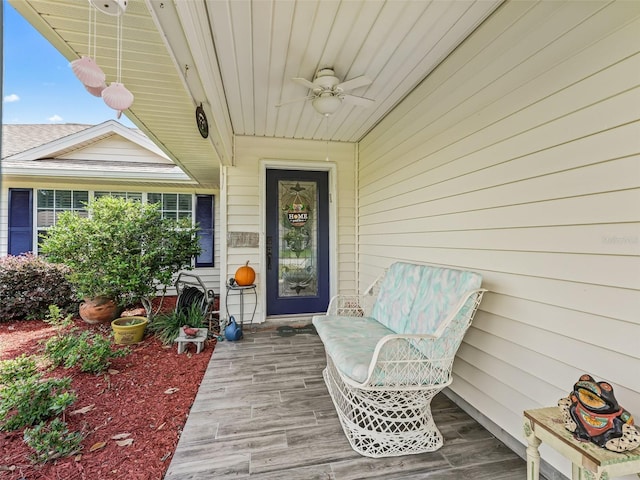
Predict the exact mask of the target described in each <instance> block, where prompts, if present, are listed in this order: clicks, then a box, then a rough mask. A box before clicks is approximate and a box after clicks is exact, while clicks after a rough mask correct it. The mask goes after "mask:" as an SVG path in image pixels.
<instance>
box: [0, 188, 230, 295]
mask: <svg viewBox="0 0 640 480" xmlns="http://www.w3.org/2000/svg"><path fill="white" fill-rule="evenodd" d="M10 188H32V189H34V203H35V202H36V200H35V195H36V190H37V189H52V188H53V189H58V190H89V191H91V192H94V191H118V192H123V191H125V192H147V193H149V192H161V193H189V194H198V193H200V194H207V195H214V196H215V200H214V208H215V216H214V227H215V231H214V267H213V268H211V267H205V268H196V269H193V270H191V271H190V273H194V274H196V275H198V276H199V277H200V278H201V279H202V280H203V281H204V283H205V284H206V286H207V288H211V289H213V290H214V292H215V293H216V294H218V293H220V230H221V226H220V201H219V198H220V196H219V192H218V191H213V190H200V189H194V188H193V187H184V188H176V187H162V186H159V185H154V186H149V185H142V184H133V185H132V184H122V183H118V184H114V183H96V182H93V181H92V182H90V183H88V182H87V181H86V180H82V179H80V180H76V181H73V182H72V181H68V180H67V181H64V180H63V181H58V182H56V181H52V180H51V179H48V180H47V179H43V178H37V177H33V178H31V179H17V180H16V179H11V178H3V181H2V189H1V190H0V257H2V256H6V255H7V226H8V192H9V189H10ZM194 205H195V202H194ZM34 223H35V212H34ZM34 228H35V225H34ZM167 293H168V294H169V295H173V294H175V288H173V287H171V288H170V289H169V290H168V291H167Z"/></svg>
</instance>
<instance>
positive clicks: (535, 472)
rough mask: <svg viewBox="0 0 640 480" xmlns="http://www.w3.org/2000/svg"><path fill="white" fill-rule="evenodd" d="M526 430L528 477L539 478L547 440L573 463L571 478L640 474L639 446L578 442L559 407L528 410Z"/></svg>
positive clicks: (594, 479)
mask: <svg viewBox="0 0 640 480" xmlns="http://www.w3.org/2000/svg"><path fill="white" fill-rule="evenodd" d="M524 434H525V436H526V437H527V442H528V443H529V446H528V447H527V479H528V480H538V479H539V478H540V453H539V452H538V447H539V446H540V443H542V442H544V443H546V444H547V445H549V446H550V447H552V448H554V449H555V450H556V451H557V452H559V453H561V454H562V455H564V456H565V457H567V458H568V459H569V460H571V463H572V475H571V478H572V480H609V479H611V478H613V477H620V476H623V475H629V474H633V473H635V474H637V475H638V477H640V448H636V449H635V450H631V451H630V452H621V453H618V452H611V451H609V450H606V449H604V448H600V447H598V446H597V445H595V444H594V443H591V442H579V441H578V440H576V439H575V438H573V434H572V433H571V432H570V431H568V430H567V429H566V428H565V427H564V421H563V420H562V414H561V413H560V409H559V408H558V407H546V408H539V409H537V410H525V412H524Z"/></svg>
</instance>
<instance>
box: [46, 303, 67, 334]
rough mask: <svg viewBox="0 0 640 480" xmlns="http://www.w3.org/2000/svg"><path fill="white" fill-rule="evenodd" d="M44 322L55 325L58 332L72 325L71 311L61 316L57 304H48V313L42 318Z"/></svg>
mask: <svg viewBox="0 0 640 480" xmlns="http://www.w3.org/2000/svg"><path fill="white" fill-rule="evenodd" d="M44 321H45V323H48V324H49V325H51V326H53V327H55V328H56V329H57V330H58V332H60V331H62V330H66V329H67V328H69V327H71V325H73V315H72V314H71V313H69V314H67V315H66V316H64V317H63V313H62V309H61V308H60V307H58V306H57V305H49V313H48V315H47V316H46V317H45V319H44Z"/></svg>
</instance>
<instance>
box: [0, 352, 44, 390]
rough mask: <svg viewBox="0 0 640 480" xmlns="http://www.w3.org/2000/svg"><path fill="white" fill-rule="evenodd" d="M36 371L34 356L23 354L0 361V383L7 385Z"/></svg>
mask: <svg viewBox="0 0 640 480" xmlns="http://www.w3.org/2000/svg"><path fill="white" fill-rule="evenodd" d="M37 373H38V367H37V365H36V360H35V358H34V357H31V356H27V355H25V354H22V355H20V356H19V357H16V358H14V359H11V360H2V361H0V385H8V384H10V383H15V382H17V381H19V380H24V379H26V378H29V377H33V376H34V375H36V374H37Z"/></svg>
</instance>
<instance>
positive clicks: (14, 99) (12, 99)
mask: <svg viewBox="0 0 640 480" xmlns="http://www.w3.org/2000/svg"><path fill="white" fill-rule="evenodd" d="M18 100H20V97H19V96H18V95H16V94H15V93H12V94H11V95H5V97H4V102H5V103H11V102H17V101H18Z"/></svg>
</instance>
